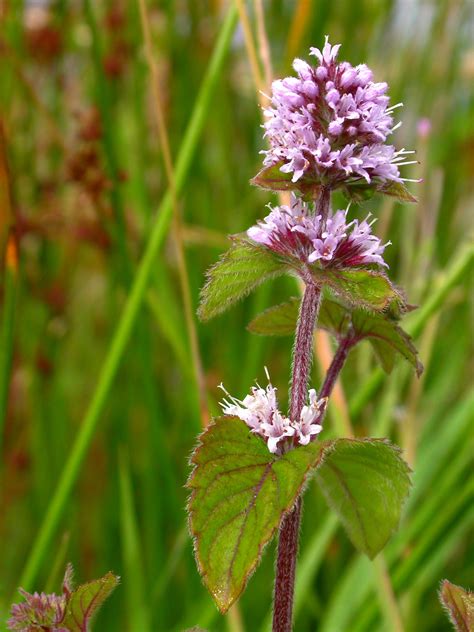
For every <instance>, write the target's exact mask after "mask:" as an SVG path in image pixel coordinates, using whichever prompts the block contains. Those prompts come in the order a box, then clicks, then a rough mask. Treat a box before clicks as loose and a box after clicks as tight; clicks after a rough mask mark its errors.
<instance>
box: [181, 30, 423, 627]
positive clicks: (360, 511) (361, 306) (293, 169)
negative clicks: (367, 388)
mask: <svg viewBox="0 0 474 632" xmlns="http://www.w3.org/2000/svg"><path fill="white" fill-rule="evenodd" d="M338 52H339V45H338V46H331V45H330V44H329V42H328V40H327V39H326V42H325V45H324V47H323V49H322V50H318V49H316V48H312V49H311V52H310V54H311V55H313V56H314V57H315V58H316V59H317V61H318V62H319V63H318V64H317V65H316V66H311V65H309V64H308V63H306V62H304V61H302V60H298V59H297V60H295V62H294V69H295V70H296V72H297V75H298V76H297V77H290V78H286V79H283V80H278V81H275V82H274V83H273V86H272V96H271V106H270V107H269V108H267V109H266V110H265V111H264V114H265V117H266V122H265V124H264V128H265V137H266V138H267V139H268V141H269V144H270V149H268V150H265V151H264V152H263V153H264V165H263V169H262V170H261V171H260V172H259V174H257V176H256V177H255V178H254V180H253V183H254V184H257V185H258V186H261V187H263V188H267V189H270V190H283V191H291V202H290V205H288V206H286V205H281V206H277V207H272V206H270V213H269V214H267V215H266V217H264V219H262V220H259V221H258V222H257V224H256V225H255V226H252V227H251V228H249V229H248V230H247V231H246V232H244V233H241V234H240V235H238V236H234V237H232V238H231V239H232V245H231V247H230V249H229V250H228V251H227V252H226V253H225V254H224V255H223V256H222V257H221V259H220V261H219V262H218V263H217V264H215V265H214V266H213V267H212V268H211V269H210V270H209V272H208V275H207V282H206V284H205V286H204V288H203V290H202V294H201V304H200V307H199V315H200V317H201V318H202V319H203V320H207V319H210V318H212V317H213V316H216V315H217V314H219V313H221V312H222V311H224V310H225V309H227V308H228V307H230V306H231V305H232V304H234V303H235V302H236V301H237V300H239V299H240V298H243V297H244V296H246V295H247V294H248V293H249V292H251V291H252V290H253V289H255V288H256V287H257V286H258V285H260V284H261V283H263V282H264V281H266V280H269V279H272V278H275V277H277V276H281V275H284V274H288V275H291V276H295V277H297V278H298V279H299V281H300V283H301V284H302V285H303V286H304V291H303V296H302V298H301V300H298V299H292V300H290V301H288V302H286V303H284V304H282V305H278V306H275V307H271V308H270V309H269V310H266V312H264V313H263V314H262V315H260V316H257V318H256V319H254V321H252V323H251V324H250V326H249V329H250V330H251V331H252V332H254V333H257V334H263V335H288V334H294V346H293V353H292V359H291V379H290V404H289V410H288V413H287V414H285V413H284V412H282V411H281V410H280V408H279V405H278V402H277V397H276V389H275V388H274V387H273V386H272V384H271V383H270V378H269V376H268V373H267V378H268V382H269V383H268V386H267V387H266V388H262V387H261V386H259V385H258V384H257V385H256V386H254V387H252V389H251V393H250V394H249V395H247V396H245V397H244V399H242V400H240V399H238V398H237V397H235V396H234V395H230V394H229V393H227V391H226V390H225V389H224V387H222V388H223V389H224V392H225V393H226V397H225V399H224V401H223V402H222V409H223V413H224V415H223V416H221V417H218V418H216V419H214V420H213V422H212V423H211V424H210V425H209V427H208V428H207V429H206V430H205V431H204V432H203V433H202V435H201V436H200V438H199V443H198V446H197V447H196V449H195V451H194V453H193V455H192V458H191V462H192V464H193V466H194V469H193V472H192V474H191V476H190V479H189V481H188V486H189V488H190V490H191V496H190V499H189V505H188V510H189V524H190V530H191V533H192V536H193V538H194V544H195V554H196V560H197V564H198V568H199V571H200V573H201V575H202V578H203V580H204V583H205V584H206V586H207V588H208V589H209V591H210V592H211V594H212V596H213V598H214V600H215V602H216V603H217V605H218V607H219V609H220V610H221V611H222V612H225V611H226V610H227V609H228V608H229V606H230V605H231V604H232V603H233V602H234V601H235V600H236V599H237V598H238V597H239V595H240V594H241V593H242V591H243V590H244V588H245V585H246V582H247V580H248V578H249V576H250V574H251V573H252V571H253V570H254V569H255V567H256V566H257V564H258V562H259V559H260V556H261V554H262V551H263V548H264V547H265V545H266V544H267V543H268V542H269V541H270V540H271V539H272V537H273V536H274V535H275V533H278V547H277V561H276V576H275V587H274V603H273V631H274V632H289V631H290V630H291V629H292V610H293V593H294V582H295V572H296V561H297V552H298V539H299V531H300V522H301V509H302V502H303V492H304V489H305V488H306V486H307V485H308V484H309V482H310V479H314V480H315V483H316V484H317V485H318V486H319V488H320V490H321V492H322V494H323V496H324V498H325V499H326V501H327V503H328V504H329V506H330V507H331V508H332V509H333V511H335V512H336V514H337V515H338V516H339V518H340V520H341V522H342V524H343V525H344V527H345V529H346V531H347V534H348V536H349V538H350V539H351V540H352V542H353V544H354V545H355V547H356V548H357V549H359V550H360V551H362V552H364V553H366V554H367V555H368V556H369V557H370V558H373V557H375V556H376V555H377V554H378V553H379V552H380V551H381V549H382V548H383V547H384V545H385V544H386V542H387V540H388V539H389V538H390V535H391V534H392V532H393V531H394V530H395V529H396V527H397V525H398V522H399V519H400V515H401V511H402V507H403V503H404V500H405V499H406V497H407V495H408V491H409V487H410V470H409V467H408V465H407V464H406V463H405V461H404V460H403V458H402V455H401V453H400V450H399V448H397V447H396V446H395V445H392V444H391V443H390V442H389V441H388V440H386V439H383V438H357V439H351V438H339V439H325V438H324V415H325V411H326V408H327V406H326V403H327V400H328V398H330V397H331V393H332V390H333V388H334V385H335V383H336V381H337V379H338V377H339V375H340V373H341V370H342V369H343V367H344V364H345V361H346V359H347V357H348V355H349V353H350V350H351V349H352V348H353V347H354V346H355V345H357V344H358V343H359V342H361V341H362V340H364V339H367V340H368V341H370V343H371V344H372V347H373V349H374V352H375V354H376V356H377V358H378V359H379V361H380V363H381V365H382V367H383V368H384V369H385V370H386V371H387V372H388V373H389V372H390V371H391V370H392V368H393V365H394V362H395V358H396V356H397V355H401V356H402V357H404V358H405V359H406V360H407V361H408V362H410V363H411V365H412V366H413V367H414V369H415V370H416V372H417V374H418V375H419V374H420V373H421V371H422V366H421V364H420V362H419V360H418V356H417V352H416V349H415V348H414V346H413V343H412V341H411V339H410V337H409V336H408V334H406V333H405V332H404V331H403V329H402V328H401V326H400V320H401V319H402V317H403V315H404V313H406V311H408V309H411V308H410V307H409V306H408V305H407V302H406V298H405V295H404V293H403V291H402V290H401V289H400V288H398V287H397V286H395V285H394V284H393V282H392V281H391V280H390V278H389V277H388V274H387V269H388V265H387V263H386V262H385V260H384V258H383V255H384V249H385V247H386V246H387V245H388V243H386V244H382V242H381V240H380V239H379V238H378V237H377V236H376V235H375V234H374V233H373V232H372V226H373V224H374V220H370V216H367V218H366V219H365V220H363V221H361V222H359V221H358V220H357V219H355V218H352V217H351V209H352V207H351V205H350V204H349V206H348V207H347V209H345V210H336V211H333V209H332V200H331V196H332V193H333V191H335V190H336V189H342V191H343V193H344V194H345V195H346V196H347V197H348V199H349V201H352V200H355V201H360V200H361V199H364V198H366V197H369V196H370V195H372V194H374V193H382V194H387V195H393V196H396V197H398V198H399V199H401V200H402V201H414V198H413V196H412V195H411V194H410V193H409V192H408V191H407V189H406V188H405V185H404V184H403V182H404V180H406V178H403V177H402V176H401V174H400V171H399V167H400V166H402V165H403V164H407V162H408V163H411V162H413V161H405V160H404V157H405V155H406V154H407V153H411V152H407V151H406V150H405V149H401V150H397V149H396V148H395V147H394V146H393V145H390V144H387V142H386V141H387V138H388V137H389V136H390V135H391V134H392V133H393V131H394V130H395V129H396V128H397V126H398V124H396V123H395V121H394V120H393V116H392V114H393V112H394V110H395V109H396V108H397V107H398V106H399V105H400V104H396V105H395V106H390V105H389V97H388V96H387V94H386V93H387V89H388V87H387V84H385V83H375V82H374V81H373V75H372V72H371V70H370V69H369V68H368V67H367V66H365V65H364V64H362V65H359V66H357V67H352V66H351V65H350V64H349V63H347V62H338V61H337V56H338ZM318 317H319V320H318ZM318 326H319V327H322V328H324V329H326V330H328V331H330V332H331V334H332V335H333V336H334V337H335V339H336V341H337V349H336V352H335V354H334V358H333V361H332V364H331V365H330V367H329V369H328V371H327V374H326V376H325V379H324V381H323V383H322V384H321V386H320V388H319V389H317V388H314V386H313V385H312V384H311V379H310V378H311V361H312V353H313V348H312V347H313V334H314V330H315V328H316V327H318Z"/></svg>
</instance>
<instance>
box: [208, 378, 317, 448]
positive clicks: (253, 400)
mask: <svg viewBox="0 0 474 632" xmlns="http://www.w3.org/2000/svg"><path fill="white" fill-rule="evenodd" d="M267 378H268V386H267V387H266V388H265V389H264V388H262V387H261V386H259V385H258V384H257V385H256V386H253V387H252V389H251V392H250V395H247V396H246V397H245V398H244V399H243V400H239V399H237V398H235V397H232V395H230V394H229V393H228V392H227V391H226V390H225V388H224V387H223V385H222V384H221V385H220V388H221V389H222V390H223V391H224V393H225V394H226V395H227V398H228V399H224V400H223V401H222V403H221V407H222V410H223V412H224V414H226V415H232V416H235V417H238V418H239V419H242V421H244V422H245V423H246V424H247V426H248V427H249V428H250V430H251V432H253V433H254V434H257V435H258V436H260V437H262V439H264V440H265V441H266V443H267V446H268V449H269V450H270V452H272V453H273V454H280V453H281V450H282V447H283V444H284V442H285V441H286V440H287V439H288V438H290V437H292V438H293V441H294V442H295V443H300V444H301V445H306V444H308V443H309V442H310V441H311V439H312V438H313V437H315V436H316V435H317V434H319V433H320V432H321V430H322V425H321V424H320V423H319V422H320V420H321V416H322V413H323V411H324V408H325V405H326V398H324V399H318V398H317V395H316V391H315V390H314V389H311V390H310V391H309V400H308V404H307V405H306V406H304V407H303V409H302V411H301V415H300V418H299V419H297V420H291V419H289V418H288V417H285V416H284V415H282V414H281V412H280V411H279V410H278V402H277V398H276V388H275V387H274V386H272V384H271V382H270V378H269V376H268V373H267Z"/></svg>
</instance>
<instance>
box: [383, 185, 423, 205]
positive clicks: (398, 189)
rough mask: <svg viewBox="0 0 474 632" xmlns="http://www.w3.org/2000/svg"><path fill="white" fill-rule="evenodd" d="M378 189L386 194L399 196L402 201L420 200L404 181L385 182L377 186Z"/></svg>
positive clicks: (413, 201)
mask: <svg viewBox="0 0 474 632" xmlns="http://www.w3.org/2000/svg"><path fill="white" fill-rule="evenodd" d="M377 191H378V192H379V193H383V194H384V195H390V196H391V197H394V198H397V200H400V202H411V203H412V204H416V203H417V202H418V199H417V198H416V197H415V196H414V195H412V194H411V193H410V191H409V190H408V189H407V188H406V186H405V185H404V184H403V182H394V181H390V182H385V183H384V184H383V185H379V186H378V187H377Z"/></svg>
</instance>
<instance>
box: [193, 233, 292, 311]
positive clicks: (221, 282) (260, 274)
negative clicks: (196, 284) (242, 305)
mask: <svg viewBox="0 0 474 632" xmlns="http://www.w3.org/2000/svg"><path fill="white" fill-rule="evenodd" d="M287 267H288V266H287V265H286V264H285V263H283V262H282V261H281V260H280V259H278V258H277V257H276V256H275V255H274V254H273V253H271V252H270V251H269V250H268V249H267V248H262V247H260V246H257V245H255V244H253V243H251V242H249V241H248V240H246V239H243V238H235V239H234V243H233V244H232V246H231V247H230V248H229V250H227V252H225V253H224V254H223V255H222V256H221V258H220V260H219V261H218V262H217V263H216V264H214V265H213V266H212V267H211V268H210V270H209V271H208V272H207V282H206V284H205V285H204V287H203V289H202V292H201V302H200V305H199V309H198V315H199V318H200V319H201V320H209V319H210V318H213V317H214V316H217V315H218V314H220V313H222V312H224V311H225V310H226V309H228V308H229V307H231V306H232V305H233V304H234V303H236V302H237V301H238V300H239V299H241V298H243V297H244V296H247V294H249V293H250V292H251V291H252V290H254V289H255V288H256V287H258V286H259V285H261V284H262V283H263V282H264V281H267V280H268V279H272V278H274V277H276V276H279V275H281V274H283V273H284V272H285V270H286V269H287Z"/></svg>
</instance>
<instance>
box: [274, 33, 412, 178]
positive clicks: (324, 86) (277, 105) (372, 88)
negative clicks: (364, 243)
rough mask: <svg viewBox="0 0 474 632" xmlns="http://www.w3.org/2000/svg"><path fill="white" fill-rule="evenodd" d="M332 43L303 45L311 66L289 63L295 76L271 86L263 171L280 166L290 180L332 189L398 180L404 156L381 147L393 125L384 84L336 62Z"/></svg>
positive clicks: (361, 70) (364, 70)
mask: <svg viewBox="0 0 474 632" xmlns="http://www.w3.org/2000/svg"><path fill="white" fill-rule="evenodd" d="M339 48H340V45H336V46H331V45H330V44H329V41H328V38H327V37H326V42H325V45H324V47H323V49H322V50H319V49H318V48H311V49H310V55H313V56H314V57H315V58H316V61H317V65H315V66H312V65H310V64H308V63H307V62H305V61H303V60H302V59H295V60H294V62H293V68H294V70H295V71H296V74H297V76H296V77H287V78H285V79H279V80H277V81H274V82H273V84H272V95H271V106H270V107H268V108H265V109H264V115H265V118H266V122H265V124H264V128H265V136H266V137H267V138H268V141H269V144H270V149H268V150H265V151H263V152H262V153H263V154H265V159H264V165H265V166H266V167H268V166H272V165H275V164H279V165H280V170H281V171H282V172H283V173H289V174H292V181H293V182H297V181H299V180H300V179H302V178H303V179H304V178H306V179H308V180H309V181H311V182H316V183H318V184H323V185H325V186H330V187H331V188H336V187H338V186H341V185H342V184H344V183H350V182H355V181H358V180H365V181H367V182H368V183H370V182H372V180H373V179H374V178H375V179H377V180H378V181H387V180H392V181H396V182H401V181H402V180H403V178H401V176H400V172H399V169H398V168H399V166H400V165H402V164H411V162H416V161H409V162H406V161H405V156H406V155H407V154H409V153H413V152H409V151H406V150H405V149H402V150H400V151H396V150H395V147H393V146H392V145H390V144H385V143H386V141H387V138H388V136H389V135H390V134H392V133H393V132H394V130H395V129H397V127H399V125H400V123H398V124H395V122H394V119H393V112H394V110H395V109H396V108H398V107H400V106H401V105H402V104H401V103H398V104H396V105H393V106H391V107H390V106H389V97H388V96H387V94H386V93H387V89H388V86H387V84H386V83H385V82H381V83H378V82H375V81H374V80H373V79H374V77H373V73H372V71H371V70H370V68H368V66H366V65H365V64H360V65H358V66H355V67H354V66H352V65H351V64H350V63H349V62H346V61H343V62H338V61H337V56H338V52H339Z"/></svg>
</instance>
